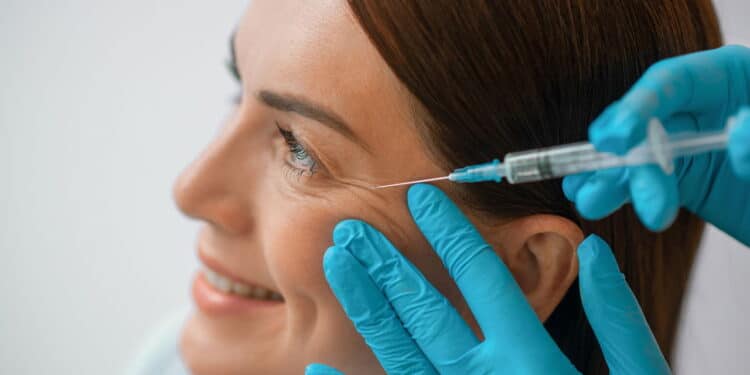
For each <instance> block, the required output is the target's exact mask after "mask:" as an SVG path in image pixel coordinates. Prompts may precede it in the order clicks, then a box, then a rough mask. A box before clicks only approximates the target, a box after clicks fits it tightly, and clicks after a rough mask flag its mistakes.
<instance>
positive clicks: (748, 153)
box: [727, 107, 750, 180]
mask: <svg viewBox="0 0 750 375" xmlns="http://www.w3.org/2000/svg"><path fill="white" fill-rule="evenodd" d="M727 153H728V155H729V161H730V163H731V165H732V170H734V173H736V174H737V176H739V177H740V178H742V179H745V180H750V107H743V108H742V109H740V111H739V112H738V113H737V115H736V117H735V123H734V127H733V128H732V129H731V131H730V133H729V144H728V145H727Z"/></svg>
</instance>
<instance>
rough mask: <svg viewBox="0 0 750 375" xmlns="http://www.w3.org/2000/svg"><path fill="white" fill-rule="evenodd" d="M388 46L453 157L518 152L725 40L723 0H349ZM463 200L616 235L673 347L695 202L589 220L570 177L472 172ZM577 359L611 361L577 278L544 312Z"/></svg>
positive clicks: (588, 368) (441, 151) (573, 136)
mask: <svg viewBox="0 0 750 375" xmlns="http://www.w3.org/2000/svg"><path fill="white" fill-rule="evenodd" d="M349 5H350V7H351V9H352V11H353V13H354V15H355V17H356V18H357V20H358V21H359V23H360V25H361V26H362V28H363V29H364V30H365V32H366V33H367V34H368V35H369V37H370V40H371V41H372V42H373V43H374V45H375V46H376V48H377V49H378V51H379V52H380V54H381V56H382V57H383V58H384V59H385V61H386V62H387V63H388V65H389V66H390V68H391V69H392V70H393V72H394V73H395V74H396V75H397V76H398V77H399V79H400V80H401V81H402V83H403V84H404V85H405V86H406V88H407V89H408V90H409V91H410V92H411V94H412V95H413V96H414V97H415V98H416V101H415V111H416V113H418V114H419V115H418V116H417V118H418V121H417V127H418V130H419V131H420V133H421V134H422V136H423V139H424V141H425V144H426V145H427V147H428V148H429V149H430V152H431V154H432V156H433V157H434V158H435V160H436V161H437V162H438V163H439V164H440V165H441V166H443V167H444V168H445V169H446V170H450V169H452V168H455V167H458V166H463V165H469V164H474V163H479V162H485V161H487V160H491V159H493V158H496V157H499V156H501V155H503V154H505V153H507V152H511V151H518V150H524V149H529V148H536V147H543V146H551V145H556V144H562V143H568V142H573V141H580V140H583V139H585V138H586V134H587V127H588V124H590V123H591V121H592V120H593V119H594V118H595V117H596V116H597V115H598V114H599V113H600V112H601V111H602V110H603V109H604V108H605V106H606V105H608V104H610V103H611V102H612V101H614V100H616V99H617V98H618V97H620V96H621V95H622V94H624V93H625V91H626V90H627V88H628V87H629V86H630V85H632V84H633V83H634V82H635V81H636V79H637V78H638V77H639V76H640V75H641V74H642V73H643V72H644V70H645V69H646V68H647V67H648V66H649V65H651V64H652V63H654V62H656V61H657V60H661V59H664V58H667V57H670V56H674V55H680V54H685V53H688V52H693V51H697V50H703V49H708V48H714V47H718V46H719V45H720V44H721V43H722V40H721V34H720V30H719V26H718V21H717V18H716V15H715V11H714V9H713V6H712V4H711V2H710V0H692V1H691V0H662V1H653V0H619V1H595V0H589V1H584V0H542V1H527V0H511V1H490V0H484V1H482V0H467V1H455V0H437V1H436V0H350V1H349ZM457 189H458V190H457V191H456V193H458V195H459V196H460V197H461V199H462V200H463V201H464V202H463V203H464V204H466V205H468V206H469V207H471V208H472V209H475V210H477V212H484V213H486V214H489V215H493V216H495V217H519V216H524V215H531V214H539V213H547V214H555V215H561V216H564V217H567V218H569V219H571V220H574V221H575V222H577V223H578V224H579V225H580V226H581V228H582V229H583V231H584V232H585V233H586V234H588V233H596V234H598V235H599V236H601V237H602V238H604V239H605V240H606V241H607V242H608V243H609V244H610V245H611V246H612V249H613V251H614V253H615V256H616V257H617V260H618V262H619V264H620V267H621V269H622V271H623V273H624V274H625V277H626V278H627V281H628V282H629V283H630V286H631V288H632V289H633V292H634V293H635V295H636V297H637V298H638V301H639V302H640V303H641V306H642V308H643V312H644V313H645V315H646V318H647V319H648V321H649V324H650V325H651V328H652V330H653V332H654V335H655V336H656V338H657V340H658V342H659V345H660V346H661V349H662V351H663V353H664V355H665V356H666V357H667V358H669V357H670V356H671V352H672V343H673V338H674V333H675V329H676V324H677V321H678V316H679V312H680V305H681V300H682V296H683V293H684V291H685V285H686V282H687V278H688V275H689V273H690V268H691V266H692V263H693V259H694V255H695V251H696V248H697V246H698V242H699V240H700V237H701V234H702V225H703V223H702V222H701V221H700V220H699V219H698V218H697V217H695V216H693V215H692V214H690V213H688V212H686V211H683V212H681V213H680V215H679V216H678V218H677V220H676V222H675V224H674V225H673V226H672V227H671V228H670V229H669V230H667V231H664V232H662V233H652V232H649V231H648V230H646V229H645V228H644V227H643V226H642V225H641V224H640V223H639V221H638V219H637V218H636V217H635V214H634V212H633V211H632V210H631V209H630V207H629V206H626V207H625V208H623V209H620V210H619V211H618V212H616V213H615V214H613V215H611V216H609V217H608V218H606V219H603V220H599V221H595V222H594V221H586V220H583V219H581V218H580V217H579V216H578V215H577V213H576V212H575V209H574V207H573V206H572V205H571V203H569V202H568V201H567V200H566V199H565V197H564V196H563V193H562V190H561V187H560V181H559V180H558V181H549V182H542V183H533V184H522V185H509V184H495V183H482V184H466V185H461V186H460V187H458V188H457ZM545 326H546V327H547V330H548V331H549V332H550V334H551V335H552V337H553V338H554V339H555V341H556V342H557V343H558V345H559V346H560V348H561V349H562V350H563V351H564V352H565V353H566V355H567V356H568V358H570V360H571V361H572V362H573V364H574V365H575V366H576V367H577V368H578V369H579V370H581V371H584V372H586V373H606V372H607V366H606V363H605V362H604V360H603V357H602V354H601V351H600V349H599V347H598V344H597V342H596V339H595V337H594V335H593V332H592V331H591V327H590V326H589V325H588V322H587V321H586V318H585V315H584V313H583V310H582V307H581V303H580V296H579V293H578V286H577V284H576V285H573V287H571V288H570V290H569V291H568V293H567V295H566V296H565V298H564V299H563V301H562V302H561V304H560V305H559V306H558V307H557V309H556V310H555V312H554V313H553V314H552V316H551V317H550V318H549V319H548V320H547V322H546V323H545Z"/></svg>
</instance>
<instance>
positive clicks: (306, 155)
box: [276, 123, 318, 176]
mask: <svg viewBox="0 0 750 375" xmlns="http://www.w3.org/2000/svg"><path fill="white" fill-rule="evenodd" d="M276 128H277V129H279V133H280V134H281V136H282V137H283V138H284V142H285V143H286V145H287V146H288V147H289V155H288V156H289V157H288V158H287V164H288V165H289V167H291V168H293V170H294V172H295V173H297V176H302V175H303V174H307V175H308V176H310V175H312V174H314V173H315V171H316V170H317V166H318V161H317V160H316V159H315V157H314V156H313V154H312V153H311V152H310V151H308V150H307V148H305V146H304V145H302V143H300V142H299V141H298V140H297V137H295V136H294V133H293V132H291V131H289V130H285V129H283V128H282V127H281V126H280V125H279V124H278V123H276ZM300 163H302V164H303V165H300Z"/></svg>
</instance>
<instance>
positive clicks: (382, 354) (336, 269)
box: [323, 246, 436, 374]
mask: <svg viewBox="0 0 750 375" xmlns="http://www.w3.org/2000/svg"><path fill="white" fill-rule="evenodd" d="M323 271H324V273H325V277H326V280H328V284H329V285H330V287H331V290H332V291H333V293H334V295H336V298H338V300H339V302H340V303H341V306H342V307H343V308H344V311H345V312H346V315H348V316H349V319H351V321H352V323H354V327H355V328H356V329H357V331H358V332H359V333H360V335H362V337H363V338H364V339H365V342H366V343H367V345H369V346H370V348H371V349H372V351H373V353H374V354H375V357H377V358H378V361H380V364H381V366H383V369H385V370H386V371H387V372H388V373H389V374H390V373H394V374H413V373H428V374H430V373H436V371H435V369H434V368H433V367H432V364H431V363H430V361H429V360H428V359H427V357H425V356H424V354H423V353H422V351H421V350H420V349H419V347H418V346H417V345H416V343H415V342H414V340H412V338H411V337H410V336H409V334H408V332H406V330H405V329H404V327H403V326H402V325H401V321H400V320H399V318H398V316H397V315H396V312H395V311H393V309H392V308H391V305H390V304H389V303H388V301H387V300H386V298H385V296H383V294H382V293H381V292H380V290H379V289H378V287H377V286H376V285H375V283H374V282H373V280H372V279H371V278H370V275H369V274H368V273H367V271H366V270H365V269H364V268H363V267H362V265H361V264H359V262H357V260H356V259H355V258H354V257H353V256H352V255H351V254H350V253H349V252H348V251H347V250H346V249H344V248H342V247H339V246H332V247H330V248H328V250H327V251H326V253H325V255H324V256H323Z"/></svg>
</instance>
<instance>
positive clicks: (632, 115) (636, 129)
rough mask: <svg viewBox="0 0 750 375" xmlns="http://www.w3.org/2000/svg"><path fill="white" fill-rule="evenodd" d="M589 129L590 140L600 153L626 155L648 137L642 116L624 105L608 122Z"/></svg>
mask: <svg viewBox="0 0 750 375" xmlns="http://www.w3.org/2000/svg"><path fill="white" fill-rule="evenodd" d="M595 125H596V126H591V127H589V140H590V141H591V143H592V144H593V145H594V147H596V149H597V150H599V151H605V152H612V153H615V154H617V155H624V154H626V153H627V152H628V150H630V149H631V148H632V147H633V146H635V145H637V144H638V143H639V142H640V141H641V140H643V138H644V137H645V136H646V133H645V125H644V124H643V121H642V119H641V117H640V115H639V114H638V113H637V112H635V111H632V110H628V109H627V108H624V107H623V106H622V105H621V106H620V108H619V109H618V110H616V111H614V113H612V114H611V115H610V116H609V118H608V121H606V122H604V121H602V122H599V123H597V124H595Z"/></svg>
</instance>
